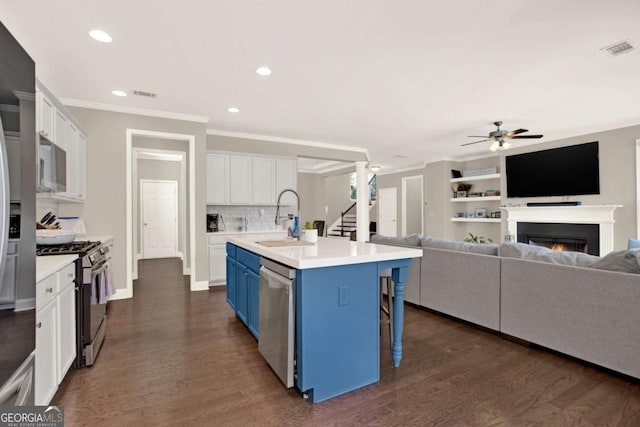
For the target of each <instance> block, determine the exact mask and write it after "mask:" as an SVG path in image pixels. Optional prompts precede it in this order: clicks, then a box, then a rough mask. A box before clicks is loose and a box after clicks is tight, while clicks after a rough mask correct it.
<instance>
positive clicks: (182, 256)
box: [177, 251, 184, 261]
mask: <svg viewBox="0 0 640 427" xmlns="http://www.w3.org/2000/svg"><path fill="white" fill-rule="evenodd" d="M177 257H178V258H180V259H181V260H182V261H184V254H183V253H182V252H180V251H178V253H177Z"/></svg>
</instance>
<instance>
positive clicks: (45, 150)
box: [38, 135, 67, 193]
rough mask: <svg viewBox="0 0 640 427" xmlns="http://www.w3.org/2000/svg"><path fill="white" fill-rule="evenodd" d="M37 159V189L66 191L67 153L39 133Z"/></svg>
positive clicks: (41, 190)
mask: <svg viewBox="0 0 640 427" xmlns="http://www.w3.org/2000/svg"><path fill="white" fill-rule="evenodd" d="M38 159H39V160H38V191H40V192H43V191H55V192H59V193H61V192H64V191H67V153H66V152H65V151H64V150H63V149H62V148H61V147H59V146H58V145H56V144H55V143H53V142H52V141H49V140H48V139H47V138H45V137H44V136H42V135H40V142H39V144H38Z"/></svg>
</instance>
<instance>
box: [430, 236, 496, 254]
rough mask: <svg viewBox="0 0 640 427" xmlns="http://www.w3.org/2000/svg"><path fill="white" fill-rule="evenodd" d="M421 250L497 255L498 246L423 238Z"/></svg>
mask: <svg viewBox="0 0 640 427" xmlns="http://www.w3.org/2000/svg"><path fill="white" fill-rule="evenodd" d="M421 244H422V247H423V248H432V249H446V250H448V251H456V252H469V253H473V254H480V255H498V248H499V246H498V245H497V244H495V243H482V244H477V243H468V242H459V241H456V240H445V239H436V238H435V237H429V236H425V237H423V238H422V241H421Z"/></svg>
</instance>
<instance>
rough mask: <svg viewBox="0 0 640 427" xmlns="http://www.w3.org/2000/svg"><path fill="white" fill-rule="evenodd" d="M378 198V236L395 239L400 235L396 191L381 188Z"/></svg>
mask: <svg viewBox="0 0 640 427" xmlns="http://www.w3.org/2000/svg"><path fill="white" fill-rule="evenodd" d="M378 196H379V198H380V199H379V200H378V234H381V235H383V236H392V237H395V236H397V235H398V227H397V224H398V221H397V204H398V195H397V192H396V189H395V187H394V188H381V189H380V190H378Z"/></svg>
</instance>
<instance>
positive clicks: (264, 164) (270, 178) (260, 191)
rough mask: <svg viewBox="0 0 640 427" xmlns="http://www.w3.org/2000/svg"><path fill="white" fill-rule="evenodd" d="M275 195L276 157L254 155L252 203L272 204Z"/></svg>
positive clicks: (274, 200)
mask: <svg viewBox="0 0 640 427" xmlns="http://www.w3.org/2000/svg"><path fill="white" fill-rule="evenodd" d="M276 196H277V195H276V159H273V158H268V157H254V158H253V204H255V205H259V204H263V205H271V204H274V203H275V202H276Z"/></svg>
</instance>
